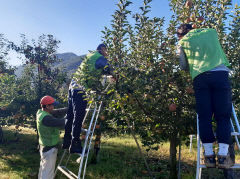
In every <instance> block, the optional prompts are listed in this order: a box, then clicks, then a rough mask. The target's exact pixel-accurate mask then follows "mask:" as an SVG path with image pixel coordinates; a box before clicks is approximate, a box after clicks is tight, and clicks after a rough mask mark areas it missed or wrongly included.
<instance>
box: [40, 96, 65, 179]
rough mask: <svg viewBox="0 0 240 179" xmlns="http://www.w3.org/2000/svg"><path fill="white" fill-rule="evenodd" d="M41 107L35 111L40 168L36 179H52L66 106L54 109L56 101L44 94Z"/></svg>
mask: <svg viewBox="0 0 240 179" xmlns="http://www.w3.org/2000/svg"><path fill="white" fill-rule="evenodd" d="M40 104H41V109H39V110H38V111H37V116H36V118H37V130H38V135H39V144H40V156H41V159H40V168H39V173H38V179H46V178H47V179H53V178H54V170H55V164H56V159H57V152H58V146H59V142H60V129H64V124H65V118H55V117H54V116H63V115H65V114H66V112H67V108H61V109H54V108H55V105H56V104H57V102H56V101H55V99H54V98H53V97H51V96H44V97H43V98H42V99H41V101H40Z"/></svg>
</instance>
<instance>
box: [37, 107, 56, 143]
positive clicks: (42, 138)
mask: <svg viewBox="0 0 240 179" xmlns="http://www.w3.org/2000/svg"><path fill="white" fill-rule="evenodd" d="M45 116H51V114H49V113H48V112H46V111H43V110H41V109H39V110H38V112H37V130H38V135H39V144H40V145H43V146H54V145H57V144H58V143H59V141H60V130H59V129H58V128H57V127H48V126H45V125H43V123H42V120H43V118H44V117H45Z"/></svg>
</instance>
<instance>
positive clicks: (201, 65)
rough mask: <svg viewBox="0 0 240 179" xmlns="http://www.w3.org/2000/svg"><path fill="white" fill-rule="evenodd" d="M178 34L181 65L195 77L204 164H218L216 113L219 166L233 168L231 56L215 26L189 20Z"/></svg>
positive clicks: (210, 165) (194, 84)
mask: <svg viewBox="0 0 240 179" xmlns="http://www.w3.org/2000/svg"><path fill="white" fill-rule="evenodd" d="M177 35H178V37H179V39H180V41H179V46H178V47H179V48H178V53H179V55H180V67H181V68H182V69H184V70H187V69H189V71H190V75H191V77H192V79H193V87H194V91H195V98H196V111H197V113H198V116H199V131H200V138H201V141H202V143H203V147H204V161H205V165H206V166H207V167H216V159H215V153H214V152H213V142H215V136H214V133H213V130H212V118H213V117H214V118H215V119H216V122H217V130H216V134H217V140H218V144H219V151H218V155H217V158H218V168H230V167H231V166H233V165H234V160H233V159H232V158H231V157H230V154H229V152H228V148H229V144H230V141H231V123H230V117H231V112H232V97H231V96H232V92H231V86H230V82H229V79H228V73H229V71H230V70H229V69H228V68H227V66H230V65H229V62H228V59H227V57H226V55H225V53H224V51H223V49H222V47H221V45H220V42H219V40H218V35H217V32H216V30H215V29H211V28H201V29H193V28H192V25H190V24H182V25H181V26H180V27H179V28H178V29H177Z"/></svg>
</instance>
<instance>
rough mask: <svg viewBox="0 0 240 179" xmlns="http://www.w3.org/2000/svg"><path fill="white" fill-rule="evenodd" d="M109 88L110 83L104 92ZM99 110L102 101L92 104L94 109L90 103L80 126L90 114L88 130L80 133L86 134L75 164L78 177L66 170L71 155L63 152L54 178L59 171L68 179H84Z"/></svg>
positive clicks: (65, 151) (104, 82) (105, 79)
mask: <svg viewBox="0 0 240 179" xmlns="http://www.w3.org/2000/svg"><path fill="white" fill-rule="evenodd" d="M109 77H111V76H106V77H105V78H104V81H103V82H102V84H103V86H104V85H105V84H106V82H107V78H109ZM109 86H110V83H109V84H108V85H107V87H106V89H105V90H104V91H107V89H108V88H109ZM100 99H101V96H98V100H100ZM101 108H102V101H100V102H94V107H92V103H90V104H89V106H88V108H87V109H86V114H85V116H84V119H83V123H82V124H84V123H85V121H86V119H87V116H88V114H90V111H91V112H92V116H91V120H90V123H89V127H88V129H87V130H86V129H82V132H86V138H85V142H84V146H83V149H82V153H81V155H80V157H79V159H78V162H77V163H80V166H79V170H78V175H76V174H74V173H73V172H72V171H70V170H69V169H68V168H67V164H68V161H69V159H70V156H71V154H70V153H69V152H68V150H64V152H63V154H62V157H61V159H60V162H59V164H58V166H57V168H56V170H55V175H54V176H56V174H57V171H58V170H59V171H60V172H62V174H64V175H65V176H66V177H67V178H69V179H81V178H83V179H84V178H85V174H86V168H87V162H88V156H89V151H90V149H91V143H92V138H93V135H94V131H95V128H96V124H97V121H98V117H99V114H100V111H101ZM66 154H68V157H67V161H66V164H65V165H62V163H63V159H64V157H65V155H66Z"/></svg>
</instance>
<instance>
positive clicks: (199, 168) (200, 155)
mask: <svg viewBox="0 0 240 179" xmlns="http://www.w3.org/2000/svg"><path fill="white" fill-rule="evenodd" d="M232 116H233V118H234V123H235V125H234V123H233V120H232V118H231V119H230V122H231V125H232V133H231V135H232V136H234V138H235V141H236V143H237V147H238V150H240V145H239V140H238V136H240V125H239V121H238V118H237V115H236V111H235V109H234V106H233V104H232ZM235 128H236V129H235ZM202 151H203V145H202V142H201V141H200V137H199V120H198V115H197V168H196V179H201V174H202V168H206V166H205V164H203V163H201V161H202V159H203V153H202ZM236 168H240V164H239V163H238V164H237V163H235V164H234V166H232V167H231V169H236Z"/></svg>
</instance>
